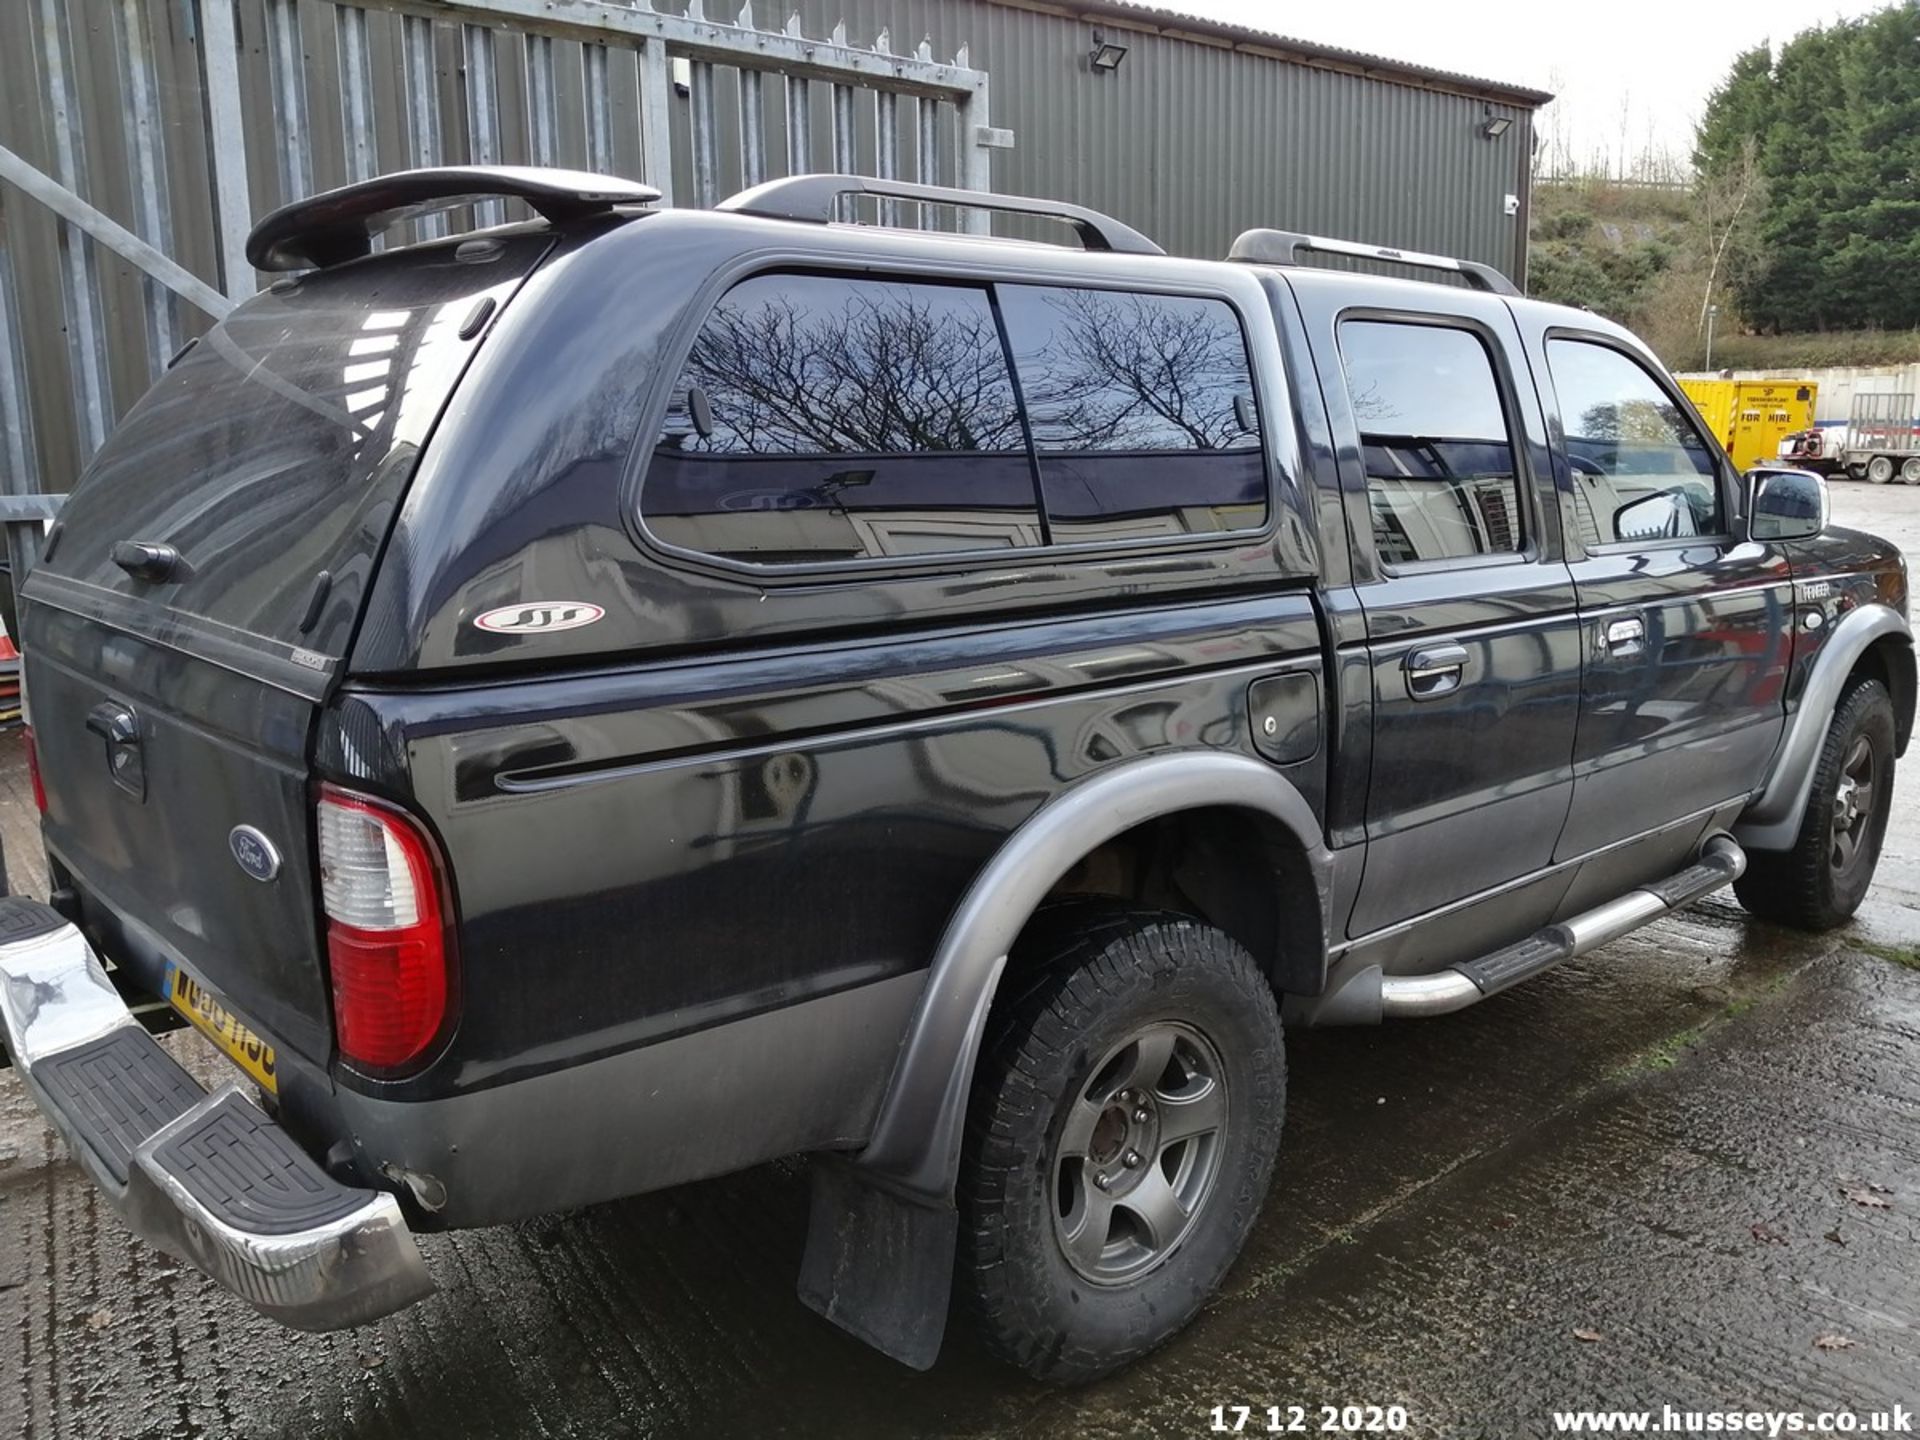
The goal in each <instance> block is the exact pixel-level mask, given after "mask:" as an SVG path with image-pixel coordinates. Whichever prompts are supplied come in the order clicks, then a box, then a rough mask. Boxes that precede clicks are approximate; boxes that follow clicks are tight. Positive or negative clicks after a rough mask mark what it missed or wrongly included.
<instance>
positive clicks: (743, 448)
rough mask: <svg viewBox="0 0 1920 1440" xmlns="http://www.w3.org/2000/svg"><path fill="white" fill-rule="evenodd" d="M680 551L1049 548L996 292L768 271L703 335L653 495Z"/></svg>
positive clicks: (651, 522)
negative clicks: (992, 298)
mask: <svg viewBox="0 0 1920 1440" xmlns="http://www.w3.org/2000/svg"><path fill="white" fill-rule="evenodd" d="M641 510H642V513H643V515H644V517H645V520H646V523H647V525H648V527H649V528H650V529H651V530H652V531H653V533H654V534H655V535H656V536H658V537H659V538H660V539H661V540H663V541H665V542H667V543H668V544H672V545H678V546H682V547H684V548H686V549H689V550H697V551H700V552H703V553H705V554H709V555H716V556H720V557H722V558H725V559H729V560H736V561H747V562H751V563H757V564H778V563H793V562H814V563H819V562H829V563H831V562H838V561H846V560H857V559H863V558H884V557H901V556H920V555H929V554H943V553H951V552H956V551H981V550H1004V549H1009V548H1015V547H1021V546H1033V545H1039V544H1040V543H1041V542H1042V538H1043V535H1042V529H1041V525H1040V517H1039V510H1038V503H1037V500H1036V497H1035V493H1034V480H1033V468H1032V463H1031V460H1030V458H1029V456H1028V453H1027V443H1026V434H1025V431H1024V428H1023V427H1022V425H1021V420H1020V412H1019V408H1018V407H1017V405H1016V404H1015V401H1014V391H1013V381H1012V376H1011V374H1010V373H1009V371H1008V368H1007V362H1006V353H1005V351H1004V349H1003V347H1002V345H1001V343H1000V334H999V329H998V327H997V326H996V325H995V323H994V317H993V308H992V305H991V304H990V303H989V301H988V298H987V292H986V291H985V290H984V289H981V288H978V287H970V286H958V285H928V284H909V283H902V282H896V281H878V280H851V279H841V278H835V277H829V276H821V275H761V276H756V277H754V278H752V279H749V280H746V281H744V282H742V283H741V284H740V285H738V286H736V287H734V288H733V289H732V290H730V291H729V292H728V293H727V294H726V296H725V297H724V298H722V299H721V301H720V303H719V304H718V305H716V306H715V307H714V310H713V313H712V314H711V315H710V316H708V318H707V321H706V323H705V324H704V325H703V326H702V327H701V329H700V333H699V335H698V337H696V339H695V340H694V344H693V350H692V353H691V354H690V355H689V356H688V357H687V363H686V367H685V369H684V370H683V372H682V373H681V376H680V379H679V383H678V384H677V385H676V386H675V388H674V397H673V400H672V403H671V406H670V408H669V411H668V414H667V419H666V423H665V425H664V426H663V428H662V432H661V435H660V437H659V440H658V442H657V443H656V445H655V448H654V454H653V459H652V462H651V464H650V465H649V466H648V470H647V477H646V482H645V485H644V487H643V489H642V492H641Z"/></svg>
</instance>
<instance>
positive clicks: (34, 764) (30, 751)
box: [20, 725, 47, 815]
mask: <svg viewBox="0 0 1920 1440" xmlns="http://www.w3.org/2000/svg"><path fill="white" fill-rule="evenodd" d="M20 734H21V736H22V737H23V738H24V739H25V740H26V742H27V778H28V779H29V780H31V781H33V804H34V808H35V809H37V810H39V812H40V813H41V814H42V815H44V814H46V813H47V787H46V785H45V783H44V782H43V781H42V780H41V779H40V747H39V746H37V745H35V744H34V743H33V726H31V725H24V726H22V727H21V729H20Z"/></svg>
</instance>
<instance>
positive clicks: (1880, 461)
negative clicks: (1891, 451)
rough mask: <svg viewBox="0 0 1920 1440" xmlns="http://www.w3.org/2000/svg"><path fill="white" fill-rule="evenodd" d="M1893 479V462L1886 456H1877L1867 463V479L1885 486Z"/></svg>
mask: <svg viewBox="0 0 1920 1440" xmlns="http://www.w3.org/2000/svg"><path fill="white" fill-rule="evenodd" d="M1892 478H1893V462H1892V461H1891V460H1889V459H1887V457H1886V456H1884V455H1876V456H1875V457H1874V458H1873V459H1871V460H1869V461H1868V462H1867V479H1869V480H1871V481H1872V482H1873V483H1874V484H1876V485H1884V484H1886V483H1887V482H1888V481H1889V480H1891V479H1892Z"/></svg>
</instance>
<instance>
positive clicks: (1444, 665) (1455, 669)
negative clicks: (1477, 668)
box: [1406, 645, 1467, 700]
mask: <svg viewBox="0 0 1920 1440" xmlns="http://www.w3.org/2000/svg"><path fill="white" fill-rule="evenodd" d="M1406 666H1407V693H1408V694H1409V695H1411V696H1413V698H1414V699H1416V700H1431V699H1433V698H1434V697H1435V696H1436V695H1450V694H1452V693H1453V692H1454V691H1455V690H1458V689H1459V688H1460V682H1461V680H1462V678H1464V676H1465V675H1466V670H1467V651H1466V647H1465V646H1463V645H1428V646H1423V647H1422V648H1421V649H1418V650H1413V651H1409V652H1408V654H1407V660H1406Z"/></svg>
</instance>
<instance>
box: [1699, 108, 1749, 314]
mask: <svg viewBox="0 0 1920 1440" xmlns="http://www.w3.org/2000/svg"><path fill="white" fill-rule="evenodd" d="M1765 185H1766V181H1765V179H1764V178H1763V177H1762V176H1761V173H1760V156H1759V145H1758V142H1757V141H1756V140H1755V139H1754V137H1753V136H1751V135H1749V136H1747V137H1746V138H1745V139H1744V140H1742V141H1741V142H1740V156H1739V158H1738V159H1737V160H1735V161H1734V162H1733V164H1732V165H1730V166H1727V167H1726V168H1725V169H1724V170H1721V171H1718V172H1716V173H1712V174H1702V175H1701V176H1700V177H1699V179H1698V180H1697V181H1696V182H1695V186H1694V193H1695V195H1696V196H1697V199H1698V204H1699V208H1700V218H1701V222H1702V223H1703V224H1704V225H1705V227H1706V242H1707V278H1706V283H1705V284H1704V285H1703V286H1702V287H1701V290H1700V319H1699V322H1698V324H1697V325H1696V326H1695V330H1694V333H1695V334H1702V333H1704V332H1705V330H1706V328H1707V307H1708V306H1710V305H1711V304H1712V303H1713V291H1714V287H1715V286H1716V285H1717V284H1719V283H1720V277H1721V274H1722V270H1723V267H1724V266H1725V264H1726V261H1727V258H1728V255H1729V252H1730V251H1732V250H1734V249H1735V247H1736V241H1737V240H1742V239H1745V238H1747V237H1749V236H1750V235H1751V232H1752V221H1753V217H1756V216H1757V215H1758V214H1759V213H1760V209H1761V206H1762V203H1763V202H1762V200H1761V198H1760V194H1761V192H1762V191H1763V190H1764V188H1765ZM1743 219H1744V221H1745V223H1744V224H1743Z"/></svg>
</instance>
